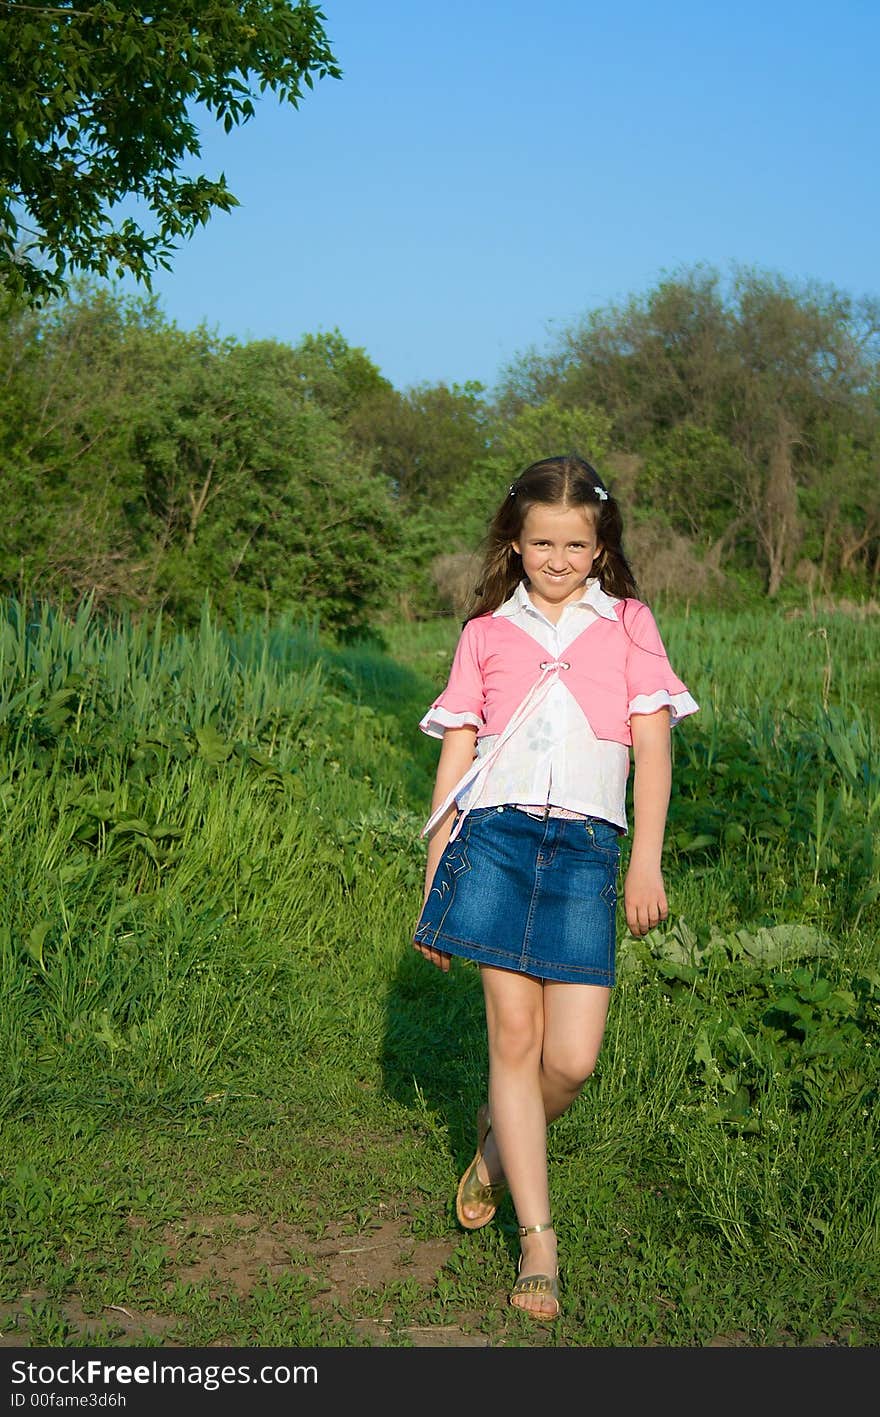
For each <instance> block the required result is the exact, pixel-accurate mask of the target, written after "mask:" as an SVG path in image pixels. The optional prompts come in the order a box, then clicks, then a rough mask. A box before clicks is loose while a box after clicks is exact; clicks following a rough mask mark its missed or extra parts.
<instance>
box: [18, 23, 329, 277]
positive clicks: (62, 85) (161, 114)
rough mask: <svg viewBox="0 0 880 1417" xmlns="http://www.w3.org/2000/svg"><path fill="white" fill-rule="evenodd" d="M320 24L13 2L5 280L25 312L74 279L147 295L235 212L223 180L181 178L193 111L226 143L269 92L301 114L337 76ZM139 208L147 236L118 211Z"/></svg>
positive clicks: (192, 153) (196, 146)
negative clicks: (125, 285) (309, 98)
mask: <svg viewBox="0 0 880 1417" xmlns="http://www.w3.org/2000/svg"><path fill="white" fill-rule="evenodd" d="M323 19H324V15H323V14H322V12H321V10H320V9H319V8H318V7H317V6H315V5H313V4H310V3H308V0H297V3H284V0H247V3H245V4H239V3H232V0H209V3H199V4H193V3H191V2H190V0H174V3H171V4H163V5H162V6H160V7H158V8H157V7H156V6H151V5H147V6H131V5H126V6H122V5H119V4H117V3H115V0H97V3H93V4H89V5H88V6H86V7H80V8H77V7H75V6H69V5H67V4H58V5H54V6H51V7H48V6H47V7H42V6H35V5H26V4H17V3H11V4H6V5H4V6H3V11H2V15H0V51H2V53H3V63H4V78H5V82H4V84H3V90H2V95H0V127H2V130H3V132H4V133H5V134H7V135H8V137H9V139H10V141H8V142H7V143H6V144H5V145H4V148H3V155H2V157H0V230H2V232H3V238H4V239H3V242H2V251H0V281H2V283H3V284H4V285H5V287H6V288H7V289H8V290H9V291H10V292H11V293H12V294H13V295H15V296H22V297H24V298H25V299H26V300H27V301H29V302H31V303H38V302H40V301H42V300H44V299H46V298H47V297H50V296H53V297H54V296H57V295H59V294H61V293H62V292H63V291H64V290H65V289H66V286H67V273H68V272H69V271H73V272H75V271H88V272H92V273H94V274H95V275H98V276H107V275H112V274H116V275H120V276H121V275H122V274H123V273H124V272H130V273H131V274H133V275H134V276H135V277H137V278H138V279H139V280H141V281H146V282H147V284H149V278H150V275H151V273H152V272H154V271H155V270H156V269H157V267H165V268H170V257H171V255H172V253H173V251H174V249H175V247H176V245H177V243H178V242H179V240H180V239H182V238H187V237H189V236H191V235H192V233H193V232H194V231H195V230H196V228H197V227H198V226H200V225H203V224H204V223H205V222H207V221H208V219H209V218H210V216H211V214H212V213H213V212H214V211H217V210H219V211H229V210H230V209H231V208H232V207H234V206H236V205H237V201H236V198H235V197H234V195H233V194H232V193H231V192H230V191H229V189H228V188H227V186H226V182H225V179H224V178H223V176H222V175H221V176H220V177H219V178H217V179H211V178H208V177H206V176H204V175H201V174H199V175H196V176H192V175H190V174H189V173H188V172H184V168H186V167H187V165H188V162H189V160H190V159H192V158H197V157H198V156H199V153H200V143H199V137H198V130H197V127H196V123H195V121H194V115H195V113H196V112H197V111H198V109H199V108H200V107H201V108H202V109H203V110H204V111H206V112H207V113H208V114H209V115H210V116H211V117H212V118H214V119H216V120H217V121H219V122H221V123H222V124H223V126H224V128H225V129H226V131H227V132H229V131H230V129H231V128H233V127H235V126H236V125H238V124H240V123H246V122H248V121H249V120H250V119H251V118H253V116H254V113H255V108H254V101H255V99H257V98H258V97H259V95H261V94H263V93H265V92H266V91H267V90H268V91H269V92H271V93H273V94H275V95H276V96H277V98H278V99H279V100H280V101H281V102H284V103H289V104H291V105H292V106H293V107H297V106H298V104H299V102H300V99H301V98H302V96H303V92H304V87H305V88H312V87H313V84H314V80H315V78H316V77H318V78H322V77H325V76H331V77H333V78H339V77H340V69H339V67H338V65H337V63H336V60H335V58H334V56H333V54H332V53H331V51H330V48H329V45H328V43H327V37H326V35H325V32H324V29H323V25H322V23H321V22H322V21H323ZM126 197H136V198H138V199H139V200H140V202H141V203H142V204H143V206H144V207H145V208H146V211H147V212H148V214H149V217H150V219H151V220H152V222H153V223H154V224H155V230H152V231H150V230H145V229H144V227H143V226H141V225H140V224H139V223H138V222H137V221H136V220H135V219H134V218H133V217H130V216H127V217H124V218H121V219H120V218H119V217H117V216H116V214H115V213H114V211H113V208H114V207H116V206H117V205H118V204H119V203H120V202H121V201H122V200H123V198H126Z"/></svg>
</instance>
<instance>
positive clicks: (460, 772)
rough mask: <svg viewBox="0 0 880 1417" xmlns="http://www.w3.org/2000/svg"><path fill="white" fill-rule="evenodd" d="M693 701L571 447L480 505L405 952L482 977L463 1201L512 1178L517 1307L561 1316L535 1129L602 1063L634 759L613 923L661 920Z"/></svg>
mask: <svg viewBox="0 0 880 1417" xmlns="http://www.w3.org/2000/svg"><path fill="white" fill-rule="evenodd" d="M696 709H697V705H696V704H695V703H694V700H693V699H692V698H691V696H690V694H689V693H688V691H687V689H686V687H685V685H684V684H683V683H682V681H681V680H680V679H678V678H677V677H676V675H675V674H674V673H673V670H672V668H671V666H670V663H669V660H668V658H667V655H666V651H665V649H664V647H663V643H662V641H661V638H660V634H659V632H658V630H657V626H656V624H655V621H654V618H653V616H652V614H651V611H650V610H649V609H648V607H647V605H645V604H644V603H643V602H642V601H641V600H639V599H637V598H636V584H635V580H634V578H633V574H632V571H631V570H630V567H629V565H628V563H627V560H626V557H625V555H624V552H623V547H622V520H621V514H620V509H619V507H618V505H617V502H616V500H615V499H614V497H613V496H612V495H611V494H610V492H609V491H608V489H607V488H606V487H605V485H604V483H603V481H602V479H601V478H600V477H599V475H598V473H597V472H596V470H595V469H594V468H593V467H592V466H591V465H590V464H589V463H588V462H586V461H585V460H584V459H582V458H579V457H555V458H546V459H543V460H542V461H541V462H536V463H533V464H532V465H531V466H530V467H528V468H526V470H525V471H524V472H522V473H521V474H520V476H519V477H518V478H517V479H516V481H515V482H514V483H512V484H511V486H510V489H509V491H508V493H507V495H506V496H505V498H504V501H503V502H502V504H501V506H499V508H498V509H497V511H496V513H495V516H494V517H493V519H492V522H491V525H490V528H489V534H488V537H487V549H486V554H485V558H484V563H483V568H482V574H481V577H480V582H479V585H478V587H477V590H476V593H475V597H474V603H473V605H472V607H471V609H470V612H469V614H468V617H467V619H466V621H465V624H464V628H463V630H462V633H461V636H460V639H459V642H458V646H457V648H456V651H455V656H454V659H453V663H452V669H451V671H450V675H449V680H448V682H447V685H446V688H445V689H444V690H443V692H442V694H440V695H439V697H438V698H437V699H436V700H435V701H434V703H433V704H432V705H431V707H430V708H429V710H428V712H427V713H426V714H425V716H424V718H423V719H422V721H421V724H420V727H421V728H422V730H423V731H424V732H425V733H428V734H431V735H433V736H434V737H438V738H442V746H441V749H440V758H439V762H438V766H437V775H436V782H435V787H434V794H433V799H432V803H431V816H430V818H429V820H428V822H427V823H426V825H425V828H424V830H423V835H428V836H429V842H428V858H427V869H426V875H425V893H424V903H423V907H422V912H421V915H420V918H419V921H418V924H417V926H416V930H415V934H414V945H415V948H416V949H417V950H418V951H419V952H420V953H421V954H422V955H424V957H425V958H426V959H427V960H430V961H431V962H432V963H433V964H435V965H437V966H438V967H439V968H440V969H442V970H444V971H446V970H448V969H449V967H450V961H451V959H452V957H453V956H457V957H459V958H461V959H464V960H471V961H473V962H475V963H476V964H477V965H478V966H479V969H480V975H481V980H482V985H483V995H484V1001H485V1008H486V1028H487V1038H488V1051H489V1085H488V1101H487V1102H486V1103H484V1104H483V1105H482V1106H481V1107H480V1109H479V1111H478V1113H477V1149H476V1153H475V1155H474V1158H473V1161H472V1162H471V1164H470V1166H468V1168H467V1170H466V1171H465V1172H464V1175H463V1176H462V1177H461V1180H460V1182H459V1186H458V1193H457V1196H456V1214H457V1216H458V1220H459V1223H460V1224H461V1225H462V1226H464V1227H465V1229H468V1230H477V1229H480V1228H481V1227H482V1226H483V1225H486V1224H488V1222H489V1221H491V1220H492V1218H493V1216H494V1215H495V1212H496V1210H497V1208H498V1205H499V1203H500V1201H501V1198H502V1197H503V1195H504V1193H505V1190H507V1189H509V1191H510V1195H511V1199H512V1201H513V1206H514V1209H515V1211H516V1216H517V1220H518V1224H519V1235H520V1244H521V1254H520V1264H519V1271H518V1277H517V1279H516V1281H515V1283H514V1285H513V1288H512V1290H511V1294H510V1302H511V1304H513V1305H514V1306H515V1307H517V1308H520V1309H522V1310H524V1311H525V1312H526V1313H528V1314H530V1315H531V1316H532V1317H534V1318H540V1319H553V1318H556V1316H557V1315H558V1314H559V1310H560V1304H559V1282H558V1273H559V1271H558V1264H557V1249H556V1233H555V1230H554V1228H553V1224H552V1220H551V1215H550V1196H549V1183H548V1175H547V1126H548V1123H550V1122H552V1121H553V1120H554V1119H555V1118H557V1117H560V1116H561V1115H562V1113H563V1112H565V1111H566V1110H567V1109H568V1108H569V1107H570V1106H571V1104H572V1102H573V1101H574V1100H575V1098H576V1097H577V1096H578V1094H579V1093H580V1090H581V1088H582V1087H583V1085H584V1082H585V1081H586V1079H587V1078H588V1077H589V1076H590V1074H591V1073H592V1071H593V1068H594V1067H595V1064H596V1060H597V1058H598V1055H599V1050H600V1048H601V1045H602V1039H603V1036H604V1032H605V1021H606V1015H607V1011H608V1005H609V1001H610V996H611V989H612V986H613V985H614V981H615V940H616V927H615V919H616V905H617V874H618V865H619V859H620V837H621V835H622V834H623V833H624V832H626V830H627V819H626V785H627V778H628V775H629V768H630V754H632V761H633V765H634V777H633V835H632V847H631V851H630V860H629V866H628V869H627V873H626V878H625V882H624V903H625V913H626V922H627V925H628V926H629V929H630V930H631V932H632V933H633V934H635V935H643V934H645V932H646V931H648V930H649V929H651V927H652V926H654V925H656V924H657V923H658V922H659V921H661V920H664V919H665V918H666V917H667V914H668V906H667V901H666V893H665V888H664V884H663V876H662V872H661V865H660V863H661V854H662V848H663V837H664V832H665V826H666V813H667V808H668V804H669V793H670V784H671V754H670V728H671V725H673V724H674V723H676V722H678V720H679V719H681V718H684V717H685V716H686V715H688V714H691V713H694V712H695V711H696Z"/></svg>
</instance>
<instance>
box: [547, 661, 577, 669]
mask: <svg viewBox="0 0 880 1417" xmlns="http://www.w3.org/2000/svg"><path fill="white" fill-rule="evenodd" d="M541 668H542V669H570V668H571V665H570V664H569V662H568V660H567V659H542V660H541Z"/></svg>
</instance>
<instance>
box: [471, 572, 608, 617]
mask: <svg viewBox="0 0 880 1417" xmlns="http://www.w3.org/2000/svg"><path fill="white" fill-rule="evenodd" d="M617 603H618V602H617V599H616V598H615V597H614V596H611V595H606V594H605V592H604V590H603V589H602V587H601V585H600V583H599V578H598V576H593V577H591V578H590V580H588V581H587V583H586V585H585V586H584V593H583V595H582V596H580V598H579V599H578V600H571V601H569V605H571V606H572V608H576V607H578V606H588V607H589V608H590V609H592V610H595V612H596V614H597V615H601V616H602V618H603V620H616V619H617V615H616V614H615V611H614V607H615V605H617ZM566 608H567V607H566ZM523 611H531V612H532V613H533V614H537V613H540V612H538V611H537V610H536V608H535V606H534V605H533V604H532V602H531V599H530V598H529V593H528V591H527V590H526V582H525V580H521V581H520V582H519V585H518V586H517V588H516V590H515V591H514V592H513V595H511V596H510V598H509V599H508V600H505V602H504V604H503V605H499V607H498V609H497V610H493V611H492V614H493V615H506V616H508V617H510V616H513V615H519V614H521V613H522V612H523Z"/></svg>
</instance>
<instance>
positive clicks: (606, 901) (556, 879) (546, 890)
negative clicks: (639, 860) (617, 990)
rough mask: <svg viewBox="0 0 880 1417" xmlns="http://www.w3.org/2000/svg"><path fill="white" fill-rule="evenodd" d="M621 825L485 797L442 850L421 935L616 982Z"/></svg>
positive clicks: (566, 976)
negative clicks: (486, 802)
mask: <svg viewBox="0 0 880 1417" xmlns="http://www.w3.org/2000/svg"><path fill="white" fill-rule="evenodd" d="M619 863H620V833H619V830H618V828H617V827H615V826H613V825H612V824H611V823H610V822H605V821H602V820H600V819H599V818H595V817H588V818H586V819H585V820H584V819H578V820H575V819H569V818H565V817H549V816H548V817H536V816H532V815H530V814H529V813H528V812H522V811H519V810H518V809H517V808H515V807H511V806H503V807H477V808H475V809H474V811H472V812H468V813H467V815H466V816H465V820H464V823H463V825H462V828H461V831H460V833H459V835H458V836H457V837H456V839H455V840H454V841H451V842H449V843H448V845H447V846H446V848H445V850H444V851H443V854H442V856H441V857H440V860H439V862H438V864H437V870H436V872H435V874H434V880H433V882H432V885H431V891H430V894H429V896H428V899H427V900H426V902H425V905H424V908H423V910H422V913H421V916H420V917H419V923H418V925H417V926H416V930H415V934H414V937H413V938H414V940H415V941H416V943H417V944H420V945H429V946H431V947H432V948H436V949H438V950H443V951H444V952H445V953H447V954H451V955H458V956H460V957H461V958H462V959H470V960H474V961H475V962H476V963H477V964H491V965H495V966H496V967H497V968H498V969H512V970H516V971H517V972H518V973H520V974H532V975H535V976H536V977H537V978H539V979H552V980H558V981H559V982H561V983H564V984H603V985H608V986H610V985H612V984H613V983H614V979H615V968H614V950H615V938H616V936H615V915H616V909H617V871H618V866H619Z"/></svg>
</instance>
